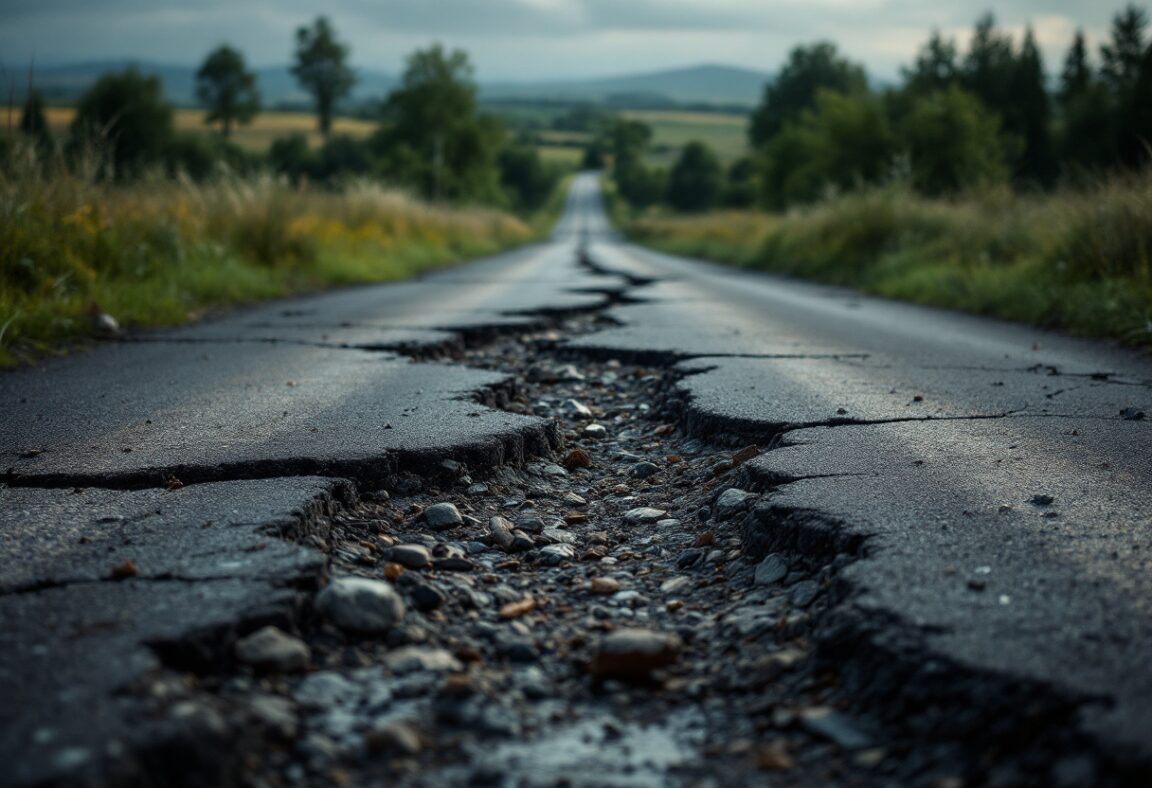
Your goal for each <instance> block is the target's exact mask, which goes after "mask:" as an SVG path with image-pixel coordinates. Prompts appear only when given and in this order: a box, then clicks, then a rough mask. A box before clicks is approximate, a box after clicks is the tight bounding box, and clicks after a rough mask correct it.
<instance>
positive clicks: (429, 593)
mask: <svg viewBox="0 0 1152 788" xmlns="http://www.w3.org/2000/svg"><path fill="white" fill-rule="evenodd" d="M408 596H409V598H410V599H411V600H412V607H414V608H416V609H417V610H419V611H420V612H422V613H427V612H429V611H432V610H436V609H438V608H440V607H442V606H443V605H444V603H445V602H447V601H448V595H447V594H445V593H444V592H443V591H441V590H440V589H439V588H437V587H436V586H434V585H428V584H425V583H421V584H420V585H417V586H413V587H412V589H411V590H410V591H409V592H408Z"/></svg>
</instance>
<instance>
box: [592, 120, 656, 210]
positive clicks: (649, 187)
mask: <svg viewBox="0 0 1152 788" xmlns="http://www.w3.org/2000/svg"><path fill="white" fill-rule="evenodd" d="M606 136H607V139H608V149H609V150H610V151H611V152H612V179H613V180H614V181H615V182H616V188H617V190H618V191H619V192H620V196H621V197H623V198H624V199H625V200H626V201H627V202H629V203H630V204H631V205H632V206H633V207H635V208H646V207H648V206H649V205H654V204H656V203H657V202H659V201H660V199H661V198H662V197H663V196H664V184H663V178H662V176H661V174H660V173H659V172H656V171H655V170H652V169H650V168H648V167H646V166H645V164H644V153H645V151H646V150H647V148H648V143H649V142H651V140H652V128H651V127H650V126H649V125H648V124H646V123H643V122H641V121H638V120H627V119H625V118H616V119H615V121H614V122H613V123H612V124H611V125H610V126H609V127H608V129H607V130H606Z"/></svg>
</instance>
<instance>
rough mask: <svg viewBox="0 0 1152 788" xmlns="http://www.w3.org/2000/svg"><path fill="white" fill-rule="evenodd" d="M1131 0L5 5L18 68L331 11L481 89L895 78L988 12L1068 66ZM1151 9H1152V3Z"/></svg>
mask: <svg viewBox="0 0 1152 788" xmlns="http://www.w3.org/2000/svg"><path fill="white" fill-rule="evenodd" d="M1123 5H1124V3H1123V2H1118V1H1117V0H1000V2H996V3H990V4H988V5H987V6H982V5H979V4H976V5H972V4H969V3H962V2H947V0H943V1H941V0H934V1H933V0H327V1H326V2H324V3H316V2H302V0H0V59H2V63H3V65H4V66H6V67H8V68H23V67H27V64H28V62H29V61H30V60H31V59H33V58H35V60H36V62H37V63H43V64H61V63H73V62H78V61H84V60H95V59H107V58H125V57H128V58H133V59H139V60H154V61H160V62H166V63H187V64H193V63H198V62H199V61H200V60H201V59H202V58H203V57H204V55H205V54H206V53H207V52H208V50H209V49H211V48H212V47H214V46H215V45H217V44H219V43H221V42H224V41H227V42H229V43H231V44H233V45H234V46H237V47H239V48H240V49H242V50H243V51H244V52H245V53H246V54H247V56H248V58H249V62H251V63H254V64H259V65H270V64H277V63H285V62H287V61H288V60H289V59H290V56H291V49H292V35H293V30H295V28H296V27H298V26H299V25H301V24H303V23H305V22H307V21H309V20H310V19H312V18H313V17H314V16H315V15H316V13H317V12H318V11H319V10H320V9H321V8H322V9H323V11H324V13H326V14H327V15H328V16H329V17H330V18H331V19H332V22H333V24H334V26H335V27H336V30H337V32H338V33H339V35H340V36H341V37H342V38H343V39H344V40H345V41H346V42H348V43H349V44H350V45H351V47H352V59H353V64H354V65H356V66H359V67H369V68H376V69H382V70H387V71H393V72H396V71H399V70H400V69H401V67H402V63H403V58H404V56H405V54H407V53H408V52H410V51H412V50H413V49H416V48H418V47H421V46H424V45H426V44H428V43H430V42H432V41H441V42H443V43H445V44H448V45H451V46H459V47H463V48H464V49H467V50H468V51H469V52H470V53H471V54H472V59H473V62H474V63H475V64H476V66H477V72H478V77H479V78H480V79H481V80H486V81H492V80H524V81H533V80H538V79H550V78H564V77H585V76H601V75H608V74H615V73H625V72H632V71H638V70H656V69H660V68H665V67H669V66H680V65H692V64H697V63H724V64H731V65H741V66H748V67H751V68H756V69H762V70H774V69H776V68H777V67H778V66H779V64H780V63H781V61H782V60H783V59H784V57H785V55H786V53H787V51H788V49H789V48H791V47H792V46H793V45H795V44H797V43H802V42H808V41H813V40H816V39H822V38H823V39H831V40H834V41H836V42H837V43H838V44H839V45H840V46H841V48H842V49H843V50H844V51H845V52H846V53H847V54H848V55H849V56H851V57H852V58H854V59H856V60H858V61H861V62H863V63H864V64H865V65H866V66H867V67H868V69H869V71H870V73H871V74H872V75H873V76H874V77H877V78H881V79H886V78H891V77H894V76H896V75H897V73H898V68H899V66H900V65H902V64H905V63H907V62H909V60H911V58H912V57H913V55H914V54H915V52H916V50H917V49H918V47H919V46H920V44H921V43H923V41H924V40H925V39H926V38H927V36H928V33H929V31H930V30H931V29H933V28H939V29H941V30H942V31H944V32H945V33H948V34H954V35H956V36H957V37H958V38H959V39H960V40H961V41H966V40H967V37H968V35H969V31H970V29H971V26H972V23H973V21H974V20H975V18H976V17H977V16H978V14H979V13H980V11H981V10H982V9H984V8H988V9H990V10H992V11H993V12H994V13H995V14H996V16H997V19H998V20H999V21H1000V23H1001V24H1002V25H1003V26H1004V27H1007V28H1009V29H1013V30H1022V29H1023V27H1024V25H1025V24H1031V25H1032V26H1033V27H1034V29H1035V30H1036V34H1037V37H1038V39H1039V41H1040V43H1041V45H1042V47H1043V49H1044V52H1045V54H1046V56H1047V61H1046V65H1047V67H1048V69H1049V71H1050V72H1052V71H1056V70H1058V68H1059V62H1060V60H1061V59H1062V58H1063V56H1064V52H1065V50H1066V49H1067V46H1068V43H1069V41H1070V40H1071V38H1072V35H1073V32H1074V30H1075V29H1076V28H1077V27H1083V28H1085V30H1086V31H1087V32H1088V34H1089V36H1090V38H1093V39H1095V40H1097V41H1098V40H1099V39H1100V38H1101V37H1102V36H1104V35H1105V34H1106V32H1107V30H1108V26H1109V21H1110V19H1111V17H1112V15H1113V14H1114V13H1115V12H1116V11H1117V10H1119V9H1120V8H1121V7H1122V6H1123ZM1142 5H1143V6H1144V7H1147V5H1146V4H1142Z"/></svg>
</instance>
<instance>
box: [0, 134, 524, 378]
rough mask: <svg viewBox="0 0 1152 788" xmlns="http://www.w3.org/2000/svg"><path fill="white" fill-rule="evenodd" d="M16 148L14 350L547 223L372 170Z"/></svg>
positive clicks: (332, 278)
mask: <svg viewBox="0 0 1152 788" xmlns="http://www.w3.org/2000/svg"><path fill="white" fill-rule="evenodd" d="M96 170H97V167H95V166H87V165H85V164H84V163H83V162H82V163H80V164H76V163H74V162H73V163H70V164H68V165H65V164H64V162H63V161H62V160H53V161H49V162H48V163H45V162H44V161H43V160H42V157H37V156H36V154H35V152H34V151H33V150H31V149H30V148H29V149H19V148H18V149H16V150H14V151H12V152H10V155H9V157H8V158H7V160H6V162H5V163H4V164H3V166H0V364H4V363H8V364H10V363H13V362H14V361H16V360H17V359H18V358H21V357H30V356H35V355H37V354H39V353H42V352H47V351H51V350H53V349H55V348H58V347H61V346H63V345H66V344H67V343H69V342H70V341H71V340H74V339H77V338H81V337H84V336H86V335H89V334H91V333H92V332H93V330H94V329H93V321H92V320H91V317H90V313H91V312H92V311H93V310H94V308H96V307H97V306H98V307H99V308H100V309H102V310H104V311H105V312H108V313H110V314H111V315H113V316H114V317H116V318H117V319H118V320H119V321H120V322H121V323H122V324H124V325H126V326H156V325H168V324H175V323H180V322H183V321H186V320H189V319H192V318H194V317H196V316H198V315H200V314H202V313H203V312H204V311H205V310H208V309H212V308H217V307H223V306H228V305H232V304H238V303H242V302H247V301H253V300H256V299H262V298H270V297H274V296H281V295H287V294H290V293H297V292H302V291H308V290H314V289H319V288H323V287H328V286H332V285H340V284H347V283H352V282H380V281H386V280H394V279H400V278H404V277H408V276H411V275H413V274H415V273H417V272H419V271H423V270H425V269H428V268H432V267H435V266H441V265H445V264H448V263H451V262H453V261H457V260H460V259H462V258H468V257H475V256H479V255H483V254H488V253H492V252H495V251H498V250H500V249H503V248H507V247H509V246H512V245H516V244H521V243H525V242H527V241H529V240H531V239H532V238H533V237H535V236H536V235H538V234H539V231H538V230H535V229H533V228H530V227H529V226H527V225H526V224H525V223H524V222H522V221H520V220H519V219H517V218H515V217H512V216H510V215H508V214H504V213H500V212H497V211H491V210H482V209H452V208H442V207H432V206H429V205H426V204H423V203H421V202H418V201H417V200H415V199H413V198H411V197H409V196H407V195H405V194H403V193H400V192H397V191H391V190H388V189H385V188H382V187H381V186H379V185H376V184H372V183H367V182H364V183H350V184H348V185H347V186H346V187H345V188H343V189H342V190H341V191H339V192H332V191H322V190H313V189H308V188H296V187H293V186H291V185H289V184H288V183H287V182H285V181H283V180H280V179H277V178H273V177H271V176H259V177H250V178H240V177H234V176H230V175H227V174H221V175H220V176H219V177H217V178H215V179H214V180H211V181H209V182H206V183H200V184H197V183H193V182H191V181H189V180H184V179H175V180H173V179H171V178H164V177H160V176H156V177H154V178H145V179H142V180H140V181H137V182H134V183H130V184H126V185H119V184H114V183H109V182H104V181H101V180H100V179H98V178H97V177H95V172H96Z"/></svg>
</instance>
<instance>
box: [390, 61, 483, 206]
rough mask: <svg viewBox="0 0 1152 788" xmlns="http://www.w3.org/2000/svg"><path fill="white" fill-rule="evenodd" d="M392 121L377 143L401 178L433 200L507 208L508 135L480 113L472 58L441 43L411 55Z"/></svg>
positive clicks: (395, 98)
mask: <svg viewBox="0 0 1152 788" xmlns="http://www.w3.org/2000/svg"><path fill="white" fill-rule="evenodd" d="M384 120H385V122H386V124H387V125H386V126H385V127H383V128H382V129H381V131H380V132H378V133H377V135H376V137H375V140H374V144H375V146H376V148H377V150H378V151H379V152H380V153H381V155H382V156H383V157H384V158H385V159H387V160H388V162H389V163H388V166H387V170H388V171H389V173H390V174H391V175H392V176H393V177H396V178H398V179H399V180H402V181H405V182H408V183H411V184H412V185H414V186H416V187H417V188H418V189H419V190H420V191H421V193H423V194H424V195H425V196H427V197H430V198H432V199H440V198H448V199H454V200H477V201H482V202H483V201H489V202H491V201H499V199H500V196H501V189H500V172H499V169H498V167H497V162H496V156H497V152H498V150H499V148H500V143H501V140H502V138H503V136H504V131H503V129H502V128H501V126H500V125H499V123H498V122H497V121H495V120H494V119H492V118H489V117H487V116H484V115H482V114H480V112H479V104H478V102H477V100H476V83H475V82H474V81H473V78H472V64H471V62H470V61H469V59H468V54H467V53H466V52H463V51H461V50H456V51H453V52H447V51H445V50H444V48H443V47H441V46H440V45H439V44H436V45H433V46H431V47H429V48H428V49H423V50H418V51H416V52H414V53H413V54H412V55H410V56H409V58H408V63H407V67H406V69H405V71H404V76H403V78H402V80H401V84H400V87H399V88H397V89H396V90H394V91H393V92H392V93H391V94H390V95H389V96H388V99H387V101H386V102H385V104H384Z"/></svg>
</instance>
